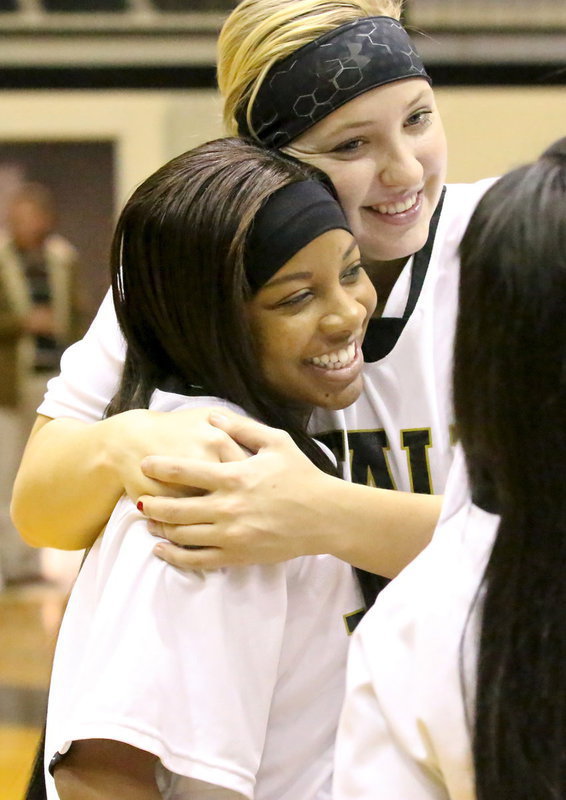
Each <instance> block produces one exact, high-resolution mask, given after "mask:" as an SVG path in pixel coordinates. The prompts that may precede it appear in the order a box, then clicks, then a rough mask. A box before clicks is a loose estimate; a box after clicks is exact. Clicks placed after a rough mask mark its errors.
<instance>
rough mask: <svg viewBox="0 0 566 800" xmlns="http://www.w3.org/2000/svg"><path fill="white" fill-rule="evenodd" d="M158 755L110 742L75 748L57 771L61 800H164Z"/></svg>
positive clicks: (83, 743) (88, 741)
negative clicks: (160, 789) (156, 776)
mask: <svg viewBox="0 0 566 800" xmlns="http://www.w3.org/2000/svg"><path fill="white" fill-rule="evenodd" d="M156 761H157V758H156V756H154V755H152V754H151V753H147V752H146V751H145V750H139V749H138V748H137V747H132V746H131V745H128V744H124V743H123V742H117V741H112V740H110V739H86V740H84V741H76V742H73V745H72V747H71V749H70V751H69V752H68V754H67V755H66V756H65V758H64V759H63V760H62V761H61V762H60V764H59V765H58V766H57V767H56V768H55V775H54V777H55V786H56V788H57V792H58V794H59V798H60V800H162V796H161V793H160V791H159V789H158V787H157V782H156V779H155V763H156Z"/></svg>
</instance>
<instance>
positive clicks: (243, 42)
mask: <svg viewBox="0 0 566 800" xmlns="http://www.w3.org/2000/svg"><path fill="white" fill-rule="evenodd" d="M402 4H403V0H334V2H332V0H243V2H241V3H239V4H238V5H237V6H236V8H235V9H234V10H233V11H232V12H231V14H230V15H229V17H228V18H227V19H226V21H225V23H224V25H223V27H222V30H221V32H220V36H219V38H218V58H217V63H218V67H217V71H218V87H219V89H220V93H221V95H222V97H223V100H224V114H223V116H224V125H225V127H226V130H227V133H228V134H230V135H234V134H237V132H238V124H237V122H236V113H237V112H238V111H240V113H241V110H243V109H245V113H246V118H247V121H248V126H249V129H250V130H252V126H251V120H250V116H251V109H252V106H253V103H254V100H255V97H256V95H257V92H258V90H259V88H260V86H261V84H262V81H263V80H264V78H265V76H266V75H267V73H268V72H269V70H270V69H271V67H272V66H273V64H275V63H276V62H277V61H280V60H281V59H283V58H286V57H287V56H289V55H291V53H294V52H295V51H296V50H298V49H299V47H303V45H306V44H309V43H310V42H312V41H314V40H315V39H318V37H319V36H322V35H323V34H324V33H328V31H332V30H334V29H335V28H338V27H340V25H344V24H346V23H347V22H353V21H355V20H356V19H360V18H362V17H373V16H387V17H393V18H395V19H400V17H401V8H402Z"/></svg>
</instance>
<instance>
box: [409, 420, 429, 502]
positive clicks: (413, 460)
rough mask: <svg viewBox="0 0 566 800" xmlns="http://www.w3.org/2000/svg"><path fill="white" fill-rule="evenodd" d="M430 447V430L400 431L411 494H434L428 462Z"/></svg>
mask: <svg viewBox="0 0 566 800" xmlns="http://www.w3.org/2000/svg"><path fill="white" fill-rule="evenodd" d="M430 447H432V431H431V429H430V428H406V429H405V430H402V431H401V448H402V449H403V450H405V452H406V454H407V466H408V469H409V481H410V486H411V491H412V492H418V493H419V494H434V490H433V487H432V479H431V475H430V464H429V460H428V451H429V448H430Z"/></svg>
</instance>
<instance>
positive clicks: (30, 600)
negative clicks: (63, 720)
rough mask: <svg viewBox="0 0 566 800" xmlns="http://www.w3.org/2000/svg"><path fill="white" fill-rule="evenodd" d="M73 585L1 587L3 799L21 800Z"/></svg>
mask: <svg viewBox="0 0 566 800" xmlns="http://www.w3.org/2000/svg"><path fill="white" fill-rule="evenodd" d="M67 592H68V587H66V586H64V585H59V584H56V583H52V584H51V583H46V584H28V585H22V586H9V587H7V588H5V589H4V590H3V591H0V798H1V800H22V798H23V797H24V792H25V788H26V786H27V781H28V777H29V773H30V770H31V766H32V763H33V759H34V756H35V752H36V747H37V744H38V740H39V737H40V735H41V732H42V728H43V724H44V721H45V707H46V700H47V688H48V684H49V675H50V670H51V660H52V656H53V649H54V646H55V640H56V636H57V631H58V627H59V623H60V620H61V616H62V613H63V609H64V605H65V600H66V597H67Z"/></svg>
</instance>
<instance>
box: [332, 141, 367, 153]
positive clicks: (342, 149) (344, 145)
mask: <svg viewBox="0 0 566 800" xmlns="http://www.w3.org/2000/svg"><path fill="white" fill-rule="evenodd" d="M364 144H365V139H349V140H348V141H347V142H341V143H340V144H338V145H336V147H333V148H332V150H331V152H332V153H355V152H356V150H359V149H360V147H362V146H363V145H364Z"/></svg>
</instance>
